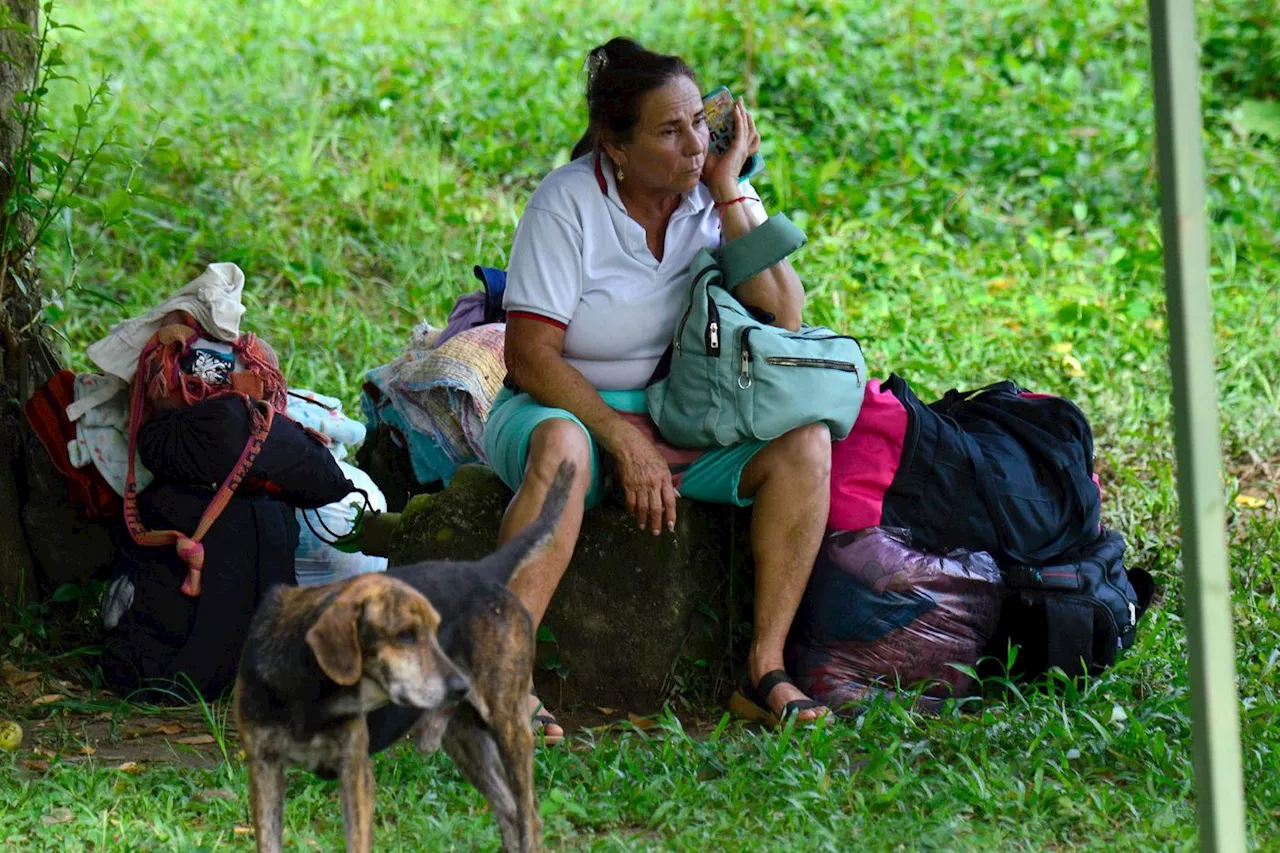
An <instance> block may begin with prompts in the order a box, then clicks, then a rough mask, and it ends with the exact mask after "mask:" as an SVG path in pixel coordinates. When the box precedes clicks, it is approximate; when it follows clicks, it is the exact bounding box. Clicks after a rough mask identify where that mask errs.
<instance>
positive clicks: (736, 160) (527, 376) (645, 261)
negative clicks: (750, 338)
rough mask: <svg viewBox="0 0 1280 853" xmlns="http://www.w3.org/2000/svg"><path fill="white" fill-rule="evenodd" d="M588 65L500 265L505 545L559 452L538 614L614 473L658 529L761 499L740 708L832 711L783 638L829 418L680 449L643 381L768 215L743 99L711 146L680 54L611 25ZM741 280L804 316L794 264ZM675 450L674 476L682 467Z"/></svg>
mask: <svg viewBox="0 0 1280 853" xmlns="http://www.w3.org/2000/svg"><path fill="white" fill-rule="evenodd" d="M588 69H589V73H588V81H587V112H588V115H589V118H590V123H589V127H588V130H587V133H586V135H585V136H584V137H583V139H582V141H581V142H579V143H578V146H577V148H576V149H575V151H574V159H573V160H572V162H570V163H568V164H567V165H565V166H562V167H561V168H558V169H556V170H555V171H553V172H551V174H549V175H547V177H546V178H544V179H543V181H542V183H541V184H539V186H538V188H537V190H536V191H535V192H534V194H533V196H532V198H531V199H530V200H529V204H528V206H527V207H526V208H525V211H524V214H523V216H522V217H521V219H520V223H519V226H518V227H517V229H516V234H515V241H514V244H513V246H512V249H511V257H510V260H509V262H508V279H507V290H506V299H505V301H506V308H507V312H508V319H507V336H506V363H507V370H508V378H509V380H510V381H511V383H513V384H514V385H515V386H517V387H518V388H519V393H513V391H512V390H508V389H504V390H503V391H502V393H501V394H500V395H499V397H498V398H497V400H496V401H495V402H494V405H493V408H492V410H491V411H490V414H489V420H488V424H487V426H486V429H485V451H486V454H487V456H488V459H489V463H490V464H491V465H492V466H493V468H494V470H495V471H497V473H498V475H499V477H501V478H502V480H503V481H504V482H505V483H506V484H507V485H508V486H509V487H511V488H512V489H513V490H515V498H514V499H513V500H512V501H511V504H510V506H509V507H508V508H507V512H506V516H505V518H504V519H503V523H502V529H501V539H502V541H506V540H507V539H509V538H510V537H512V536H513V535H515V534H516V533H517V532H519V531H520V530H521V529H523V528H524V527H525V526H526V525H528V524H529V523H530V522H532V521H533V520H534V518H535V517H536V516H537V514H538V511H539V509H540V508H541V507H542V502H543V498H544V496H545V495H546V492H547V489H548V487H549V486H550V484H551V481H552V478H553V477H554V475H555V472H556V468H557V466H558V465H559V464H560V462H561V461H562V460H571V461H573V462H574V463H576V464H577V470H578V478H577V480H576V481H575V483H574V486H573V492H572V494H571V497H570V504H569V506H568V507H567V508H566V509H565V512H564V516H563V518H562V520H561V522H560V527H559V529H558V530H557V532H556V537H555V540H554V543H553V545H552V547H551V548H549V549H548V550H547V551H546V552H545V553H544V555H543V556H542V557H541V558H540V559H539V560H538V562H537V563H536V564H534V565H532V566H531V567H529V568H528V569H526V570H524V571H522V572H521V574H520V575H519V576H518V577H517V578H516V579H515V580H514V581H513V582H512V589H513V590H514V591H515V593H516V594H517V595H519V596H520V599H521V600H522V601H523V602H524V604H525V606H526V607H528V609H529V612H530V613H531V614H532V616H533V619H534V622H535V624H537V623H538V622H540V621H541V620H542V617H543V615H544V614H545V613H546V610H547V606H548V604H549V603H550V601H551V597H552V595H553V594H554V593H555V590H556V586H557V585H558V584H559V583H560V578H561V577H562V576H563V574H564V571H565V569H566V567H567V566H568V565H569V559H570V557H571V556H572V555H573V549H574V545H575V543H576V542H577V539H578V532H579V529H580V527H581V524H582V515H583V512H584V510H585V509H586V508H589V507H592V506H595V505H596V504H598V503H599V502H600V500H601V498H602V492H603V491H604V490H605V486H604V485H603V480H604V479H605V477H606V475H607V476H611V477H614V478H616V483H617V485H618V486H620V487H621V489H622V491H623V492H625V495H626V507H627V511H628V512H629V513H632V514H634V515H635V517H636V520H637V522H638V523H639V525H640V527H641V529H644V530H649V531H651V532H652V533H653V534H654V535H655V536H656V535H659V534H660V533H661V531H662V528H663V527H664V526H665V527H666V529H667V530H668V531H672V530H674V529H675V521H676V498H677V497H678V496H683V497H685V498H690V499H693V500H701V501H712V502H716V503H730V504H737V505H739V506H745V505H749V504H754V510H753V513H752V522H751V548H752V552H753V554H754V558H755V612H754V639H753V640H752V644H751V649H750V652H749V655H748V659H747V663H748V679H749V681H748V683H747V685H746V687H745V688H744V690H743V691H742V693H743V694H744V695H743V696H740V697H737V699H736V701H735V707H736V708H737V710H743V709H745V710H746V711H747V715H748V716H752V713H751V712H752V711H755V712H757V713H756V714H755V716H756V717H757V719H760V720H762V721H767V722H770V723H776V722H777V721H778V720H779V719H781V718H783V717H786V716H789V715H795V716H796V718H797V719H798V720H800V721H805V720H813V719H816V718H818V717H821V716H823V715H825V714H826V713H828V709H827V708H826V707H824V706H822V705H821V704H820V703H818V702H815V701H813V700H812V699H809V698H808V697H806V696H805V695H804V694H803V693H802V692H800V690H799V689H797V688H796V686H795V685H794V684H792V683H791V681H790V679H788V678H787V677H786V673H785V671H783V662H782V649H783V643H784V641H785V639H786V636H787V631H788V629H789V628H790V625H791V620H792V618H793V617H794V616H795V613H796V608H797V607H798V605H799V602H800V598H801V595H802V594H803V592H804V589H805V584H806V582H807V581H808V578H809V572H810V570H811V569H812V567H813V563H814V559H815V557H816V556H817V553H818V547H819V544H820V542H821V539H822V535H823V532H824V529H825V526H826V521H827V504H828V500H829V485H828V479H829V476H830V465H831V437H830V435H829V433H828V431H827V428H826V427H825V426H824V425H821V424H817V425H811V426H806V427H802V428H800V429H796V430H793V431H792V432H789V433H787V434H785V435H783V436H781V437H779V438H777V439H775V440H773V441H770V442H768V443H765V442H747V443H743V444H738V445H735V446H732V447H716V448H710V449H707V450H706V451H703V452H698V451H693V452H689V451H674V450H673V449H672V448H670V447H667V446H665V445H663V444H662V443H661V442H660V441H659V440H658V436H657V433H656V430H655V429H654V426H653V423H652V421H651V420H649V419H648V417H647V416H646V415H645V414H644V412H645V397H644V392H643V388H644V387H645V384H646V383H647V381H648V380H649V378H650V376H651V375H652V374H653V372H654V368H655V367H656V366H657V364H658V360H659V358H660V357H661V356H662V354H663V352H664V350H665V349H666V348H667V346H668V345H669V344H670V342H671V339H672V335H673V333H674V331H675V326H676V323H677V322H678V320H679V314H680V311H681V309H682V307H683V302H684V300H685V297H686V294H687V293H688V291H689V288H690V286H691V282H690V281H689V274H688V271H689V264H690V261H691V260H692V259H693V256H694V255H695V254H696V253H697V252H698V250H700V249H703V248H706V247H712V246H717V245H719V244H721V242H723V241H728V240H732V239H734V238H736V237H739V236H741V235H743V234H746V233H747V232H749V231H751V230H752V229H753V228H755V227H756V226H757V225H758V224H759V223H761V222H763V221H764V219H765V218H766V215H765V213H764V210H763V208H762V206H761V205H760V204H759V201H758V200H757V199H755V198H754V197H753V196H754V192H753V190H752V189H751V187H750V185H749V184H747V183H745V182H744V183H739V182H738V180H737V178H738V175H739V174H740V173H741V170H742V167H743V164H744V163H745V162H746V160H747V158H748V157H749V156H750V155H752V154H754V153H755V152H756V150H757V149H758V147H759V143H760V137H759V134H758V133H756V129H755V124H754V122H753V121H752V119H751V116H750V114H749V113H748V112H747V111H746V108H745V107H744V105H743V104H742V102H741V101H739V102H738V103H737V104H735V106H734V121H735V128H736V129H737V132H736V134H735V137H734V139H733V142H732V145H731V146H730V147H729V149H728V150H727V151H726V152H725V153H724V154H722V155H719V156H717V155H715V154H713V153H710V152H709V151H708V130H707V124H706V121H705V116H704V114H703V109H702V96H701V90H700V89H699V86H698V82H697V79H696V77H695V76H694V74H693V71H692V70H690V68H689V66H688V65H687V64H686V63H685V62H683V61H682V60H681V59H679V58H678V57H675V56H664V55H662V54H658V53H654V52H652V51H649V50H646V49H644V48H643V47H641V46H640V45H638V44H636V43H635V42H633V41H630V40H628V39H623V38H615V39H613V40H612V41H610V42H609V43H608V44H605V45H602V46H601V47H597V48H596V49H595V50H593V51H592V52H591V55H590V58H589V60H588ZM734 295H735V296H736V297H737V298H738V299H739V300H741V301H742V302H744V303H746V304H750V305H754V306H757V307H759V308H761V309H763V310H765V311H767V312H770V313H772V314H773V315H774V316H775V317H776V321H775V322H776V325H779V326H783V327H786V328H788V329H796V328H798V327H799V325H800V316H801V309H802V306H803V303H804V290H803V287H802V286H801V284H800V280H799V279H798V278H797V276H796V273H795V271H794V270H793V269H792V268H791V265H790V264H789V263H788V262H787V261H785V260H784V261H781V262H780V263H778V264H777V265H775V266H773V267H771V268H769V269H766V270H765V271H763V272H761V273H759V274H758V275H756V276H755V277H754V278H751V279H749V280H748V281H746V282H744V283H743V284H741V285H739V286H738V287H737V288H736V289H735V291H734ZM671 465H676V467H677V470H678V471H679V472H680V473H679V475H678V476H677V477H675V478H674V479H673V476H672V473H671V470H672V469H671V467H670V466H671ZM619 654H626V650H625V649H619ZM744 700H745V701H744ZM530 711H531V713H534V714H535V715H536V719H537V721H538V724H539V727H540V728H541V729H542V732H543V734H544V736H545V738H546V741H547V742H548V743H554V742H557V741H559V740H560V739H561V738H562V737H563V735H564V732H563V730H562V729H561V727H560V726H558V725H556V723H555V720H554V718H553V717H551V716H550V715H549V714H545V713H540V712H541V706H540V705H539V703H538V700H537V698H536V697H534V696H531V697H530Z"/></svg>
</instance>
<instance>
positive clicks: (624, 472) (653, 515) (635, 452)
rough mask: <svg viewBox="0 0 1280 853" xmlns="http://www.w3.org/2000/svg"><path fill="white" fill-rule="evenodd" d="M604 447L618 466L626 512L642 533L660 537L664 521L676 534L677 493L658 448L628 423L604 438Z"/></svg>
mask: <svg viewBox="0 0 1280 853" xmlns="http://www.w3.org/2000/svg"><path fill="white" fill-rule="evenodd" d="M601 443H602V444H604V445H605V449H606V450H608V451H609V453H610V455H612V456H613V458H614V460H615V461H616V462H617V465H618V478H619V479H620V480H621V481H622V489H623V491H624V493H625V494H626V499H627V512H628V513H629V514H630V515H634V516H635V517H636V522H637V523H638V524H639V526H640V529H641V530H648V531H649V532H651V533H652V534H653V535H654V536H657V535H658V534H660V533H661V532H662V524H663V518H664V517H665V519H666V526H667V530H669V531H674V530H675V529H676V490H675V487H674V486H672V484H671V470H670V469H669V468H668V467H667V460H666V459H664V458H663V456H662V454H661V453H660V452H659V451H658V448H657V447H655V446H654V444H653V442H652V441H650V440H649V438H648V436H646V435H645V434H644V433H642V432H640V430H638V429H636V428H635V427H633V426H632V425H631V424H628V423H625V422H622V423H621V424H620V426H619V429H618V430H617V431H616V432H614V434H613V435H611V436H609V437H608V439H607V440H606V439H603V438H602V440H601Z"/></svg>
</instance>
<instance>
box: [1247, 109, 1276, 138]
mask: <svg viewBox="0 0 1280 853" xmlns="http://www.w3.org/2000/svg"><path fill="white" fill-rule="evenodd" d="M1240 125H1241V127H1243V128H1244V129H1245V131H1247V132H1248V133H1251V134H1256V135H1258V136H1269V137H1271V138H1272V139H1275V140H1280V101H1256V100H1252V99H1250V100H1247V101H1245V102H1244V103H1242V104H1241V105H1240Z"/></svg>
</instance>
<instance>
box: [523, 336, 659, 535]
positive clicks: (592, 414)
mask: <svg viewBox="0 0 1280 853" xmlns="http://www.w3.org/2000/svg"><path fill="white" fill-rule="evenodd" d="M505 356H506V362H507V373H508V375H509V376H510V377H511V379H512V380H513V381H514V382H515V383H516V384H517V385H519V386H520V390H521V391H525V392H527V393H528V394H529V395H530V396H532V397H533V398H534V399H535V400H537V401H538V402H539V403H541V404H542V405H544V406H552V407H554V408H557V409H564V410H566V411H568V412H572V413H573V414H574V415H576V416H577V418H578V420H580V421H582V423H583V424H584V425H585V426H586V428H587V431H588V432H590V433H591V436H592V437H593V438H594V439H595V440H596V441H598V442H599V443H600V445H601V446H603V447H604V449H605V450H607V451H608V452H609V454H610V455H611V456H613V457H614V459H615V460H616V461H617V463H618V473H619V476H620V478H621V479H622V488H623V491H624V492H625V493H626V501H627V512H628V513H631V514H632V515H635V516H636V519H637V521H638V522H639V523H640V526H641V527H643V528H645V529H647V530H650V531H652V532H653V533H654V534H657V533H658V532H659V531H660V530H661V528H662V522H663V519H664V517H665V519H666V523H667V524H666V526H667V529H668V530H673V529H675V523H676V494H675V489H674V488H672V485H671V472H670V470H669V469H668V468H667V462H666V459H664V458H663V456H662V454H661V453H659V452H658V449H657V448H656V447H654V445H653V442H651V441H650V440H649V438H648V437H647V436H646V435H645V434H644V433H642V432H640V430H638V429H636V428H635V427H634V426H632V425H631V424H629V423H628V422H627V421H625V420H624V419H622V418H621V417H619V416H618V413H617V412H615V411H614V410H613V409H612V408H610V407H609V405H608V404H607V403H605V401H604V400H602V399H601V398H600V392H598V391H597V390H596V389H595V388H594V387H593V386H592V385H591V383H590V382H588V381H587V380H586V377H584V376H583V375H582V374H581V373H579V372H578V371H577V370H575V369H574V368H573V366H572V365H570V364H569V363H568V362H567V361H565V360H564V330H563V329H560V328H558V327H556V326H553V325H551V324H549V323H543V322H541V321H539V320H533V319H530V318H528V317H511V318H508V320H507V336H506V345H505Z"/></svg>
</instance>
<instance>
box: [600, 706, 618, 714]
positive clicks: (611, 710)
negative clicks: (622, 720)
mask: <svg viewBox="0 0 1280 853" xmlns="http://www.w3.org/2000/svg"><path fill="white" fill-rule="evenodd" d="M596 710H597V711H599V712H600V713H601V714H604V715H605V716H606V717H612V716H614V715H615V714H617V713H618V709H617V708H605V707H604V706H602V705H597V706H596Z"/></svg>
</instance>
